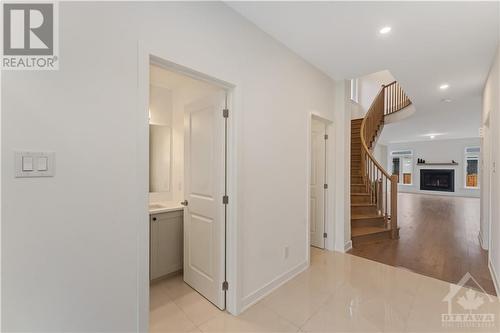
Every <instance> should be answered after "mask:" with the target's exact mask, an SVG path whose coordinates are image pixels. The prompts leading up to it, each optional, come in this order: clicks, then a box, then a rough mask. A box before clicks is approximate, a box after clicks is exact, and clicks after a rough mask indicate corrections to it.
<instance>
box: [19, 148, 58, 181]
mask: <svg viewBox="0 0 500 333" xmlns="http://www.w3.org/2000/svg"><path fill="white" fill-rule="evenodd" d="M15 168H16V170H15V176H16V177H17V178H24V177H53V176H54V171H55V154H54V153H52V152H50V153H49V152H24V151H23V152H16V153H15Z"/></svg>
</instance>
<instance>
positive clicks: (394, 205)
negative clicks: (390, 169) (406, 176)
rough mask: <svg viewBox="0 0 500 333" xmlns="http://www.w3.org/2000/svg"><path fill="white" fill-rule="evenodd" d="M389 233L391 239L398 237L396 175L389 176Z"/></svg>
mask: <svg viewBox="0 0 500 333" xmlns="http://www.w3.org/2000/svg"><path fill="white" fill-rule="evenodd" d="M391 233H392V238H393V239H398V238H399V231H398V176H397V175H392V176H391Z"/></svg>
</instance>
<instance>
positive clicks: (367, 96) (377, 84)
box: [349, 70, 395, 119]
mask: <svg viewBox="0 0 500 333" xmlns="http://www.w3.org/2000/svg"><path fill="white" fill-rule="evenodd" d="M394 80H395V79H394V76H392V74H391V73H390V72H389V71H388V70H382V71H379V72H375V73H371V74H368V75H364V76H361V77H359V78H358V102H357V103H356V102H354V101H352V100H349V101H350V103H351V104H352V105H351V118H352V119H359V118H363V117H364V116H365V114H366V112H368V109H369V108H370V106H371V105H372V103H373V100H374V99H375V97H376V96H377V94H378V93H379V92H380V89H382V85H384V84H389V83H391V82H393V81H394Z"/></svg>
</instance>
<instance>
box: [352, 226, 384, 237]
mask: <svg viewBox="0 0 500 333" xmlns="http://www.w3.org/2000/svg"><path fill="white" fill-rule="evenodd" d="M390 231H391V229H390V228H386V227H372V226H370V227H366V226H363V227H352V228H351V236H352V237H359V236H366V235H372V234H378V233H382V232H390Z"/></svg>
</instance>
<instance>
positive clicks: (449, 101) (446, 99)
mask: <svg viewBox="0 0 500 333" xmlns="http://www.w3.org/2000/svg"><path fill="white" fill-rule="evenodd" d="M441 102H444V103H451V98H443V99H442V100H441Z"/></svg>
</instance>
